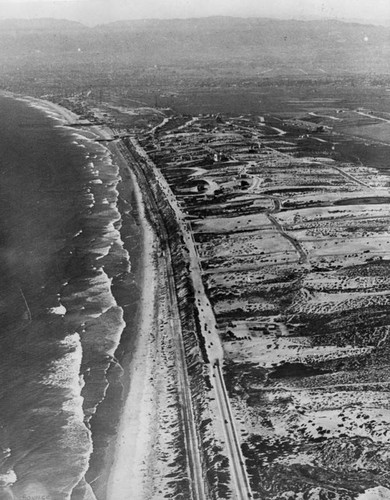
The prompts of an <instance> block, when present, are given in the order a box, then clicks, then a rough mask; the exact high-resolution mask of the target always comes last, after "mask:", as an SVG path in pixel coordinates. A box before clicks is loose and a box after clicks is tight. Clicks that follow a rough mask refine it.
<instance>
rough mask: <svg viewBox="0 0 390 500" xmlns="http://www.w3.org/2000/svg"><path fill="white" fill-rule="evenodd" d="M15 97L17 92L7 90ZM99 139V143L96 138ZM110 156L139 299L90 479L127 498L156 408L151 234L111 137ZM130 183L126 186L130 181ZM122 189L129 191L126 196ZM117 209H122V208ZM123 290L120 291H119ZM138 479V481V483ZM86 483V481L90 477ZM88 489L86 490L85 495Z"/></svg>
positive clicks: (60, 112) (100, 492)
mask: <svg viewBox="0 0 390 500" xmlns="http://www.w3.org/2000/svg"><path fill="white" fill-rule="evenodd" d="M12 97H15V98H20V96H17V95H12ZM22 99H23V100H25V101H27V102H29V103H30V104H32V105H34V106H37V107H39V108H41V109H43V110H44V111H45V112H46V113H48V114H49V115H51V116H53V117H55V118H57V119H59V120H60V121H61V122H62V124H63V125H65V126H66V125H69V124H74V123H77V122H78V120H79V117H78V116H77V115H75V114H74V113H72V112H71V111H69V110H67V109H64V108H62V107H61V106H59V105H56V104H54V103H51V102H47V101H41V100H39V99H35V98H24V97H23V98H22ZM75 132H77V133H80V134H81V135H84V134H85V135H86V136H87V137H89V138H91V134H93V135H95V136H97V137H98V138H99V139H104V138H108V137H110V130H109V129H105V128H102V127H99V126H93V127H88V129H85V130H83V129H82V127H80V128H79V127H77V128H76V129H75ZM100 144H101V143H100ZM106 147H107V149H108V150H109V151H110V154H111V157H112V160H113V162H114V164H116V165H117V166H118V167H119V169H120V175H121V176H122V179H125V178H126V180H125V183H129V188H128V189H127V188H126V186H125V188H124V189H125V196H126V191H129V192H130V191H131V194H132V196H133V197H134V198H135V199H133V200H132V201H133V204H134V203H135V204H136V205H137V211H138V219H139V223H140V225H141V228H140V237H141V239H142V241H141V242H140V245H141V247H142V249H141V252H140V253H141V262H140V266H141V269H140V270H139V273H138V280H139V286H140V288H141V292H140V303H139V305H138V309H137V315H136V318H135V319H134V323H135V324H134V325H132V329H133V330H134V331H136V332H137V338H136V339H134V340H132V341H131V348H132V351H131V352H127V353H126V354H125V355H124V357H123V360H122V364H123V366H122V368H123V375H122V377H121V382H122V384H123V386H124V395H123V397H122V400H123V407H122V408H121V409H120V419H119V428H118V429H117V435H116V438H115V439H112V441H111V443H110V444H109V446H108V448H107V450H106V451H105V453H104V455H105V458H104V462H105V465H104V467H103V470H100V471H99V475H98V476H97V477H96V478H95V479H94V481H93V484H91V486H92V488H93V491H94V495H95V496H96V498H98V499H99V500H100V499H101V500H103V499H104V500H105V499H107V500H109V499H113V500H114V499H115V500H121V499H123V500H127V499H128V498H129V494H130V495H131V497H132V498H134V499H136V498H144V492H145V489H147V488H148V485H147V484H146V483H147V482H144V479H145V477H146V474H145V471H144V472H142V467H143V461H144V459H145V457H147V456H148V455H150V453H151V451H152V443H153V434H152V433H151V432H150V430H151V429H152V427H153V421H152V419H153V415H155V414H156V409H155V408H153V406H155V402H154V399H153V397H152V393H153V390H154V389H153V385H152V383H151V380H152V373H153V371H152V370H153V366H152V365H153V357H154V356H153V349H155V347H154V344H153V342H151V339H152V337H153V332H154V330H155V328H156V325H157V312H156V307H155V304H156V290H157V279H156V276H157V270H156V265H155V262H156V252H157V246H156V245H155V235H154V233H153V230H152V228H151V226H150V224H149V222H148V220H147V218H146V214H145V200H144V199H143V195H142V193H141V190H140V189H139V187H138V185H137V180H136V177H135V175H134V174H133V173H132V172H131V170H130V169H129V168H128V167H129V166H128V163H127V161H126V160H125V158H124V157H123V156H122V154H121V152H120V150H119V148H118V146H117V144H116V143H114V142H112V143H107V146H106ZM130 186H131V187H130ZM129 192H128V193H127V194H128V195H129V196H131V195H130V194H129ZM122 215H123V214H122ZM121 293H122V294H123V293H124V292H123V291H122V292H121ZM143 482H144V484H143ZM91 483H92V481H91ZM86 490H87V491H86V492H85V494H86V496H85V497H84V498H87V497H88V498H93V493H92V491H91V489H90V487H89V486H88V485H86ZM91 495H92V496H91Z"/></svg>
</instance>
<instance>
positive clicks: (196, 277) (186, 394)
mask: <svg viewBox="0 0 390 500" xmlns="http://www.w3.org/2000/svg"><path fill="white" fill-rule="evenodd" d="M131 144H132V145H133V147H135V148H136V150H137V153H138V154H141V155H142V156H144V158H145V159H146V160H147V161H150V160H149V158H148V156H147V155H146V153H145V152H143V150H142V149H141V148H140V147H139V146H138V144H137V143H136V142H135V141H134V140H131ZM128 154H129V155H130V156H131V158H132V161H133V162H134V161H136V159H135V158H134V157H133V156H132V155H131V153H130V151H128ZM140 170H142V169H140ZM155 173H156V176H157V179H158V181H159V183H160V187H161V189H162V190H163V192H164V194H165V196H166V198H167V200H168V201H169V203H170V205H171V208H172V209H173V210H174V212H175V214H176V218H177V221H178V223H179V225H180V228H181V233H182V235H183V238H184V242H185V244H186V247H187V249H188V251H189V255H190V273H191V279H192V284H193V287H194V292H195V296H196V298H197V300H198V303H199V307H198V312H199V317H200V323H201V324H202V325H203V328H202V329H203V331H202V334H203V336H204V338H205V340H206V345H207V354H208V358H209V362H210V374H211V375H212V376H211V383H212V385H213V389H214V392H215V397H216V401H217V405H218V409H219V413H220V415H219V417H220V419H221V425H222V428H223V432H224V435H225V440H226V450H225V451H226V453H227V455H228V458H229V465H230V472H231V477H232V487H233V492H232V493H233V497H232V498H234V500H248V499H251V498H253V497H252V493H251V489H250V484H249V478H248V475H247V472H246V468H245V464H244V459H243V456H242V452H241V446H240V440H239V436H238V432H237V429H236V426H235V419H234V416H233V412H232V408H231V405H230V400H229V397H228V394H227V390H226V386H225V381H224V378H223V374H222V369H221V365H222V362H223V350H222V347H221V343H220V339H219V335H218V332H217V326H216V321H215V317H214V314H213V311H212V307H211V304H210V302H209V300H208V298H207V295H206V293H205V290H204V286H203V281H202V271H201V268H200V261H199V257H198V254H197V251H196V246H195V242H194V239H193V236H192V233H191V231H190V230H189V228H188V225H187V221H186V217H185V215H184V213H183V212H182V210H181V208H180V206H179V204H178V202H177V199H176V197H175V196H174V194H173V193H172V191H171V189H170V187H169V185H168V183H167V181H166V180H165V178H164V177H163V175H162V174H161V172H160V171H158V170H157V169H156V171H155ZM150 196H151V198H153V205H154V207H153V210H154V211H155V216H158V217H159V219H160V224H161V227H162V230H163V231H164V232H163V238H165V240H166V241H168V240H167V233H166V227H165V224H164V221H163V219H162V217H161V215H160V212H159V209H158V206H157V204H156V201H155V200H154V197H153V193H150ZM167 247H168V245H167ZM165 256H166V266H167V269H168V277H169V293H170V297H171V298H172V304H171V306H172V308H173V310H172V312H174V314H172V318H171V328H172V329H173V330H175V335H176V339H177V340H176V341H177V350H178V356H179V366H180V371H181V374H180V376H179V381H180V384H181V388H180V393H181V394H182V401H183V405H184V406H185V407H186V408H183V411H184V413H183V417H184V418H185V421H186V428H187V427H188V429H186V432H188V431H191V432H190V434H189V435H188V437H187V441H186V442H187V443H189V444H191V443H192V444H193V443H194V442H195V443H196V429H195V428H194V420H193V413H192V403H191V393H190V389H189V384H188V380H187V378H188V377H187V371H186V360H185V352H184V345H183V341H182V337H181V327H180V319H179V316H178V309H177V297H176V289H175V283H174V277H173V270H172V263H171V256H170V250H169V248H166V251H165ZM180 339H181V340H180ZM196 455H198V456H196ZM188 463H189V466H190V467H194V469H195V470H193V471H192V473H191V476H192V484H193V485H194V489H193V500H198V499H199V500H200V499H203V498H206V497H205V496H202V495H205V494H206V493H205V492H204V489H203V490H202V488H196V485H197V483H198V482H199V480H200V477H201V470H200V469H199V467H200V459H199V445H195V446H192V449H191V452H190V453H189V455H188ZM196 495H200V496H196Z"/></svg>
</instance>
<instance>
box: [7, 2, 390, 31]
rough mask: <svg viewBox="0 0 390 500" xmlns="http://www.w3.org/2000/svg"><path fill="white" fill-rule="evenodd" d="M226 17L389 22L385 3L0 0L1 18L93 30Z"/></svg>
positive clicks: (389, 3) (389, 14)
mask: <svg viewBox="0 0 390 500" xmlns="http://www.w3.org/2000/svg"><path fill="white" fill-rule="evenodd" d="M212 15H227V16H240V17H253V16H255V17H281V18H288V19H291V18H295V19H304V18H318V17H323V18H340V19H348V20H349V19H353V20H361V21H369V22H375V21H376V22H386V23H388V21H390V0H39V1H37V0H0V19H5V18H15V17H22V18H26V17H56V18H65V19H72V20H77V21H81V22H83V23H85V24H89V25H93V24H98V23H104V22H109V21H116V20H121V19H122V20H123V19H142V18H175V17H201V16H212Z"/></svg>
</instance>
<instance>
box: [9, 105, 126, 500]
mask: <svg viewBox="0 0 390 500" xmlns="http://www.w3.org/2000/svg"><path fill="white" fill-rule="evenodd" d="M117 183H118V169H117V168H116V167H115V166H114V165H113V164H112V163H111V159H110V157H109V155H108V153H107V151H106V150H105V149H104V148H103V147H102V146H101V145H98V144H97V143H94V142H93V141H91V140H88V139H87V138H85V137H76V136H75V133H74V131H72V130H71V129H66V128H64V127H61V126H59V122H58V121H56V120H54V118H53V117H50V116H47V114H45V113H44V112H42V110H40V109H37V108H35V107H31V106H29V105H27V104H26V102H22V101H16V100H14V99H10V98H6V97H1V98H0V500H4V499H8V498H15V499H26V498H34V499H39V500H43V499H45V500H48V499H53V500H61V499H66V498H70V497H71V495H72V498H73V499H79V498H94V497H93V494H92V492H91V491H90V490H89V488H87V487H85V486H84V481H83V477H84V474H85V472H86V470H87V468H88V463H89V457H90V454H91V450H92V445H91V442H92V440H91V433H90V430H89V417H90V416H91V415H93V414H94V412H95V409H96V407H97V405H98V404H99V402H100V401H101V400H102V399H103V397H104V394H105V390H106V387H107V380H106V371H107V368H108V366H109V364H110V362H111V360H112V358H113V354H114V352H115V349H116V347H117V346H118V342H119V338H120V334H121V332H122V330H123V327H124V321H123V311H122V309H121V308H120V307H119V306H118V305H117V304H116V302H115V299H114V297H113V295H112V293H111V279H112V278H115V276H116V275H119V274H121V273H126V272H128V270H129V259H128V254H127V252H126V251H125V250H124V249H123V245H122V242H121V239H120V234H119V231H118V228H119V226H120V215H119V213H118V211H117V208H116V202H117V194H118V193H117V191H116V185H117ZM65 313H66V314H65ZM72 492H73V493H72Z"/></svg>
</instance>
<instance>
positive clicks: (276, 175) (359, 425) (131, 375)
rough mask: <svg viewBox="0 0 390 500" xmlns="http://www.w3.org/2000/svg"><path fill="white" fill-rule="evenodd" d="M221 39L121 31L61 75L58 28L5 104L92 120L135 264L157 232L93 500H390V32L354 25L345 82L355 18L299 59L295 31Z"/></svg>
mask: <svg viewBox="0 0 390 500" xmlns="http://www.w3.org/2000/svg"><path fill="white" fill-rule="evenodd" d="M216 22H217V21H216V20H215V19H214V20H212V26H213V33H216V32H217V34H216V39H215V40H216V41H215V44H210V43H209V38H208V37H209V27H208V22H206V25H205V26H204V27H203V28H202V29H200V28H201V27H200V24H196V23H195V25H194V27H193V30H194V31H192V32H191V30H190V29H189V26H187V27H186V29H184V30H179V31H178V32H176V31H175V30H176V28H173V27H172V26H170V25H169V26H168V28H169V30H170V31H168V33H169V36H165V33H166V32H164V29H163V28H162V27H159V26H157V28H156V27H153V22H152V24H151V25H145V28H142V29H141V28H140V27H139V26H138V27H136V32H135V33H132V32H131V30H129V33H130V34H129V33H128V32H127V28H126V27H122V28H120V26H119V27H118V28H119V29H118V32H117V35H115V36H114V35H112V36H113V38H112V39H111V42H110V43H112V44H113V45H112V46H111V47H110V44H109V43H108V42H106V40H107V38H106V37H105V36H102V35H101V33H100V31H99V29H101V28H99V29H97V30H89V32H88V37H95V38H88V37H86V36H85V33H84V32H82V33H80V34H77V33H78V31H77V33H76V35H74V37H75V39H76V42H75V43H76V45H75V47H77V48H78V49H77V59H75V50H76V49H74V48H72V47H70V48H69V47H68V46H67V45H66V44H63V45H64V47H65V49H64V50H65V52H64V54H63V58H58V60H59V61H60V65H59V66H56V64H57V63H55V64H54V65H53V57H49V56H50V55H51V54H49V56H47V55H46V52H45V50H41V49H42V47H45V49H46V47H47V46H48V45H50V44H48V43H47V40H48V38H47V37H48V36H49V35H50V36H49V39H50V37H52V38H51V39H52V41H53V44H54V45H53V50H54V49H55V46H56V44H58V43H61V41H58V40H59V39H60V37H58V40H57V41H56V37H57V32H55V33H51V32H50V34H49V35H47V36H46V38H44V40H43V42H44V45H43V46H42V47H41V45H39V43H40V42H39V40H40V39H39V36H41V35H40V34H39V36H38V38H37V41H36V44H37V47H38V48H37V49H36V52H35V53H34V54H33V55H32V56H31V53H30V52H29V51H28V52H25V51H24V49H23V47H19V45H18V44H15V43H14V36H13V31H11V35H10V36H11V38H10V40H11V42H9V43H10V44H11V45H10V46H11V48H12V51H14V52H15V54H16V55H17V56H18V57H11V56H12V54H13V52H12V51H11V52H10V54H11V56H8V55H7V57H5V56H4V55H3V58H2V60H1V62H2V64H3V72H2V77H1V79H0V85H1V87H2V88H3V89H8V90H9V89H12V90H15V91H19V92H21V93H24V94H29V95H34V96H37V97H41V98H45V99H49V100H51V101H53V102H55V103H57V104H60V105H61V106H64V107H66V108H68V109H70V110H72V111H74V112H75V113H76V114H77V116H76V115H67V120H68V125H69V126H71V127H73V128H74V129H75V132H78V131H80V132H81V133H82V134H86V135H88V134H91V133H92V135H93V134H95V137H96V140H97V141H98V142H101V143H102V144H104V145H105V146H107V148H108V149H109V150H110V152H111V155H112V157H113V158H114V160H115V163H116V164H117V165H118V166H119V172H120V176H121V182H120V183H119V185H118V191H119V202H118V209H119V211H120V214H121V228H120V230H121V234H122V239H123V241H124V242H125V248H126V249H128V248H129V249H131V246H132V245H135V244H136V243H132V241H131V235H132V234H133V233H132V232H131V230H130V229H131V228H130V226H131V224H134V221H133V222H131V221H132V218H133V219H134V218H135V220H136V224H138V225H139V233H138V234H139V243H140V245H141V246H142V250H143V251H142V258H141V261H140V262H139V269H138V271H137V272H138V283H139V287H140V290H139V291H138V293H139V297H138V301H139V307H138V309H137V308H135V309H136V310H135V312H134V311H133V310H131V311H132V312H131V313H130V312H129V311H130V309H131V307H132V306H131V305H130V303H129V302H130V296H131V292H130V287H129V283H128V282H126V283H123V287H122V288H121V295H122V296H123V297H125V298H126V299H125V301H124V302H125V311H126V310H127V311H128V312H127V317H125V319H126V322H127V323H128V325H127V329H128V330H129V329H130V330H131V331H127V333H126V330H125V335H123V336H122V338H121V341H120V344H119V346H118V349H117V351H116V353H115V356H116V358H117V360H118V361H119V363H120V364H121V366H122V367H123V373H121V375H120V376H119V379H120V384H121V386H122V390H123V392H121V394H120V395H119V396H118V395H117V396H116V397H114V398H113V397H112V393H111V396H110V397H111V399H110V397H106V398H105V399H106V401H103V402H102V404H100V406H99V407H98V408H97V410H96V414H95V415H93V416H92V418H91V430H92V438H93V441H94V452H93V453H92V457H91V461H90V467H89V470H88V471H87V473H86V483H88V484H89V485H90V488H89V489H88V492H89V494H90V496H88V497H87V496H84V497H82V498H83V500H86V499H87V498H88V499H92V498H94V497H95V498H97V499H99V500H106V499H113V500H120V499H122V498H123V500H125V499H126V500H127V499H128V498H129V492H131V493H130V495H131V498H136V499H140V500H144V499H145V500H146V499H148V500H149V499H155V500H160V499H162V498H176V499H183V500H189V499H193V500H195V499H196V500H197V499H209V498H210V499H215V500H218V499H219V500H225V499H240V500H241V499H248V498H256V499H261V500H352V499H359V500H369V499H380V498H390V479H389V475H388V470H389V462H390V432H389V423H390V407H389V398H388V391H389V362H388V359H389V347H390V339H389V332H390V323H389V319H388V318H389V315H388V311H389V304H390V293H389V285H390V272H389V269H390V253H389V249H390V246H389V243H390V230H389V227H390V219H389V217H390V216H389V203H390V193H389V186H390V178H389V167H388V158H389V157H390V141H389V126H390V93H389V88H390V78H389V76H388V70H387V69H386V68H387V66H386V65H387V64H388V57H387V52H386V50H388V49H386V50H385V48H386V47H387V45H384V44H383V43H384V42H383V40H385V41H386V40H388V35H386V34H385V33H382V32H380V33H379V32H378V33H377V32H376V31H375V29H374V28H373V27H371V28H369V27H365V28H364V29H365V30H366V31H365V32H367V33H369V38H370V40H371V37H372V39H373V40H375V43H376V44H377V45H375V43H373V44H372V45H371V42H370V43H369V44H368V43H363V42H362V41H361V42H360V44H359V43H356V40H357V39H359V40H360V38H358V37H361V29H362V28H360V27H359V26H358V27H356V26H349V28H348V29H347V28H345V33H344V35H343V37H341V40H344V41H346V40H348V41H349V42H348V43H345V44H344V42H343V50H345V51H347V52H348V50H352V48H353V51H354V52H353V56H351V55H349V56H348V57H340V61H343V65H345V67H344V66H343V67H341V66H340V67H338V69H337V70H336V69H335V68H334V64H335V57H334V52H333V50H330V49H329V50H324V51H322V48H323V45H324V39H326V40H328V42H329V43H330V44H332V43H333V44H335V43H336V42H337V43H339V42H340V37H338V36H336V37H334V36H333V34H334V31H332V30H331V29H330V28H329V26H333V29H334V30H336V32H337V33H338V32H339V30H342V29H344V28H342V23H340V24H337V23H336V25H333V24H332V23H330V24H329V26H328V25H327V24H324V25H322V24H321V25H317V24H316V23H314V24H313V25H312V26H311V25H310V26H309V24H308V25H307V27H308V28H307V29H308V31H307V33H306V35H305V37H303V38H304V41H302V40H301V41H300V42H299V43H298V42H297V45H295V44H294V43H289V44H288V51H287V52H286V50H287V49H286V47H285V46H286V44H285V39H284V34H285V30H286V26H285V25H284V24H283V25H282V26H279V27H278V28H277V27H276V25H275V24H273V25H272V26H271V27H269V26H268V24H269V23H268V22H267V21H264V23H263V22H261V23H260V24H259V26H258V27H256V30H258V33H260V34H259V35H258V36H260V35H261V37H264V38H265V40H266V43H267V44H268V45H267V46H265V45H264V44H263V46H262V50H261V51H259V42H258V40H257V39H256V41H255V42H256V43H255V42H253V40H252V38H251V37H252V34H253V33H254V28H253V29H250V30H247V29H246V28H245V30H244V31H242V32H241V38H242V36H243V35H242V33H244V34H245V36H244V38H245V40H246V37H249V38H250V41H251V43H247V42H245V43H241V42H240V37H236V38H234V40H233V39H232V40H230V38H229V37H230V36H231V33H232V29H230V28H229V26H228V27H227V28H224V27H222V28H221V26H220V27H219V28H218V30H215V25H216V24H215V23H216ZM235 22H238V21H235ZM242 22H244V23H245V22H249V21H242ZM218 23H221V24H222V25H224V24H225V23H227V24H229V23H228V21H227V20H223V19H220V20H218ZM218 23H217V24H218ZM256 23H257V22H256ZM256 23H255V24H256ZM239 24H240V25H241V21H239ZM157 25H158V23H157ZM160 28H161V30H160ZM276 28H277V29H278V30H280V31H277V30H276ZM120 29H123V32H121V31H120ZM139 29H140V30H141V31H143V30H144V32H143V35H142V36H145V37H146V38H147V40H148V41H150V40H151V39H152V38H153V37H151V35H150V34H151V32H153V36H154V37H155V39H154V43H153V44H151V45H150V48H149V49H148V51H147V53H146V52H145V46H146V45H147V46H148V47H149V45H148V44H145V42H142V43H141V42H138V38H139V37H140V35H139V32H138V31H137V30H139ZM226 29H227V30H228V33H229V36H228V38H229V42H231V43H228V44H226V39H227V38H226V36H225V35H223V33H225V31H224V30H226ZM236 29H237V28H236ZM240 29H241V28H240ZM291 29H292V30H293V31H292V32H291V33H292V35H293V36H291V37H289V39H291V40H293V39H295V37H296V34H297V33H302V29H303V26H301V25H299V26H298V27H297V26H295V25H294V23H292V28H291ZM305 29H306V28H305ZM151 30H152V31H151ZM153 30H154V31H153ZM188 30H189V31H188ZM202 30H203V31H204V30H206V31H205V33H206V34H207V35H205V34H204V32H203V31H202ZM266 30H269V31H267V32H266ZM275 30H276V31H275ZM356 30H357V31H356ZM367 30H370V32H368V31H367ZM95 31H96V33H95ZM160 31H161V32H160ZM371 31H372V35H371ZM238 32H239V31H238ZM172 33H174V35H172ZM178 33H179V34H178ZM183 33H187V34H188V36H189V40H187V35H183ZM191 33H196V35H193V36H192V34H191ZM221 33H222V35H221ZM278 33H279V34H280V33H282V34H283V36H282V35H280V36H279V35H278ZM332 33H333V34H332ZM356 33H357V34H356ZM7 36H8V35H7V33H5V35H3V37H4V39H5V40H6V41H7V40H8V38H7ZM340 36H341V35H340ZM67 37H68V38H71V37H70V35H67ZM116 37H118V38H116ZM121 37H122V38H121ZM123 37H125V38H123ZM126 37H129V38H126ZM183 37H184V41H183ZM382 37H383V38H382ZM87 38H88V39H94V40H95V43H91V44H90V45H88V43H87V42H86V40H87ZM195 38H196V39H197V40H198V43H199V46H198V49H197V50H194V48H193V40H194V39H195ZM117 39H121V40H123V39H126V40H130V41H131V43H132V47H133V49H134V50H133V51H129V50H128V46H127V45H126V44H125V43H124V44H122V43H120V44H119V43H118V44H115V40H117ZM102 40H103V41H104V42H103V44H104V46H101V45H99V46H98V45H96V44H98V43H100V44H101V41H102ZM161 40H169V43H170V42H171V41H172V43H174V44H175V48H174V49H172V46H171V47H168V48H167V47H166V46H165V45H164V44H165V42H164V43H162V42H161ZM177 40H179V42H177ZM313 40H314V42H313ZM335 40H336V41H335ZM38 42H39V43H38ZM54 42H55V43H54ZM160 42H161V43H160ZM252 42H253V43H252ZM382 42H383V43H382ZM29 43H30V39H28V44H29ZM148 43H149V42H148ZM340 43H341V42H340ZM386 43H387V42H386ZM275 44H276V45H277V44H279V45H277V47H276V45H275ZM280 44H282V45H283V49H281V46H280ZM302 44H303V45H302ZM274 45H275V47H276V48H275V51H276V52H275V54H276V55H277V57H275V54H274V53H273V50H274ZM302 46H304V50H301V49H302ZM28 47H30V45H28ZM91 47H96V49H95V48H93V49H91ZM113 47H114V49H113ZM249 47H250V48H249ZM297 47H298V48H297ZM327 47H328V45H327ZM338 47H339V46H338ZM378 47H382V48H381V50H379V49H378ZM333 48H334V47H333ZM217 49H218V50H217ZM216 50H217V51H220V52H218V57H217V56H216V55H215V54H216ZM18 51H19V52H18ZM91 51H92V52H91ZM137 51H138V52H137ZM161 51H162V52H161ZM181 51H182V52H181ZM186 51H187V52H186ZM232 51H233V52H232ZM252 51H253V54H252ZM108 52H109V53H110V57H109V58H107V53H108ZM130 52H131V53H130ZM259 52H261V57H260V56H259ZM112 53H115V55H116V57H115V58H113V57H111V56H112ZM189 53H190V55H191V58H190V59H188V57H187V56H188V54H189ZM343 53H344V52H343ZM270 54H274V55H273V56H272V57H270ZM319 54H320V55H321V57H320V58H319V59H318V55H319ZM378 54H380V57H379V59H378V58H377V57H376V55H378ZM309 56H310V57H309ZM281 57H282V59H280V58H281ZM382 57H383V59H384V62H383V61H382V59H381V58H382ZM131 58H133V59H131ZM107 61H109V63H107ZM162 61H163V62H162ZM19 66H23V69H24V73H23V75H21V72H20V71H19ZM313 68H314V69H313ZM362 68H364V71H363V69H362ZM378 68H379V69H380V71H381V72H382V73H381V72H380V71H379V69H378ZM309 71H312V73H310V74H309V73H308V72H309ZM42 75H44V77H43V76H42ZM91 82H94V83H93V84H91ZM57 111H58V108H57ZM91 127H92V128H91ZM133 185H134V186H135V188H134V189H131V188H130V186H133ZM134 214H136V216H135V217H134ZM126 245H128V246H126ZM133 291H134V290H132V292H133ZM126 301H127V302H126ZM126 308H128V309H126ZM133 312H134V315H135V319H134V318H133V319H132V317H131V314H132V313H133ZM132 321H133V323H134V324H133V326H132V329H131V328H130V327H129V325H130V324H131V322H132ZM110 386H111V387H113V390H114V392H115V388H117V386H116V385H115V381H114V382H113V381H112V380H110ZM110 386H109V389H110ZM118 392H119V391H118ZM108 393H109V391H108ZM114 411H115V412H119V417H118V420H117V421H115V422H114V421H113V420H114V419H113V418H112V413H114ZM107 428H108V429H109V431H111V433H110V436H108V437H107V434H108V433H107V430H106V429H107ZM93 495H94V497H93ZM80 498H81V497H80ZM75 500H79V499H78V498H75Z"/></svg>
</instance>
